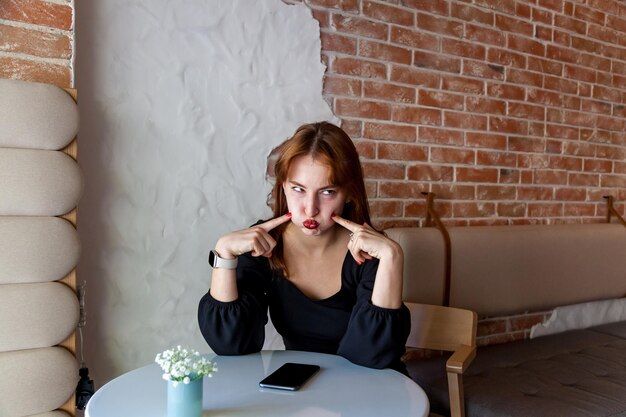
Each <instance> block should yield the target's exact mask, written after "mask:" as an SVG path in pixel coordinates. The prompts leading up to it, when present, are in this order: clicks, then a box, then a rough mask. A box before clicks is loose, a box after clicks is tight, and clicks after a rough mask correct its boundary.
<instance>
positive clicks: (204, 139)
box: [74, 0, 337, 386]
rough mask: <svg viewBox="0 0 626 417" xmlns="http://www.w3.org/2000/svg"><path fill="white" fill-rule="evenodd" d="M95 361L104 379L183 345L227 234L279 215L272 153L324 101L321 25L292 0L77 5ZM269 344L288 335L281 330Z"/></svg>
mask: <svg viewBox="0 0 626 417" xmlns="http://www.w3.org/2000/svg"><path fill="white" fill-rule="evenodd" d="M75 8H76V10H75V13H76V15H75V22H76V61H75V69H74V74H75V79H76V88H77V89H78V92H79V93H78V96H79V104H80V111H81V126H80V133H79V135H80V151H79V162H80V164H81V166H82V168H83V170H84V172H85V176H86V188H85V192H84V196H83V199H82V201H81V204H80V206H79V212H78V213H79V214H78V223H79V232H80V235H81V238H82V241H83V243H84V249H83V254H82V259H81V261H80V264H79V268H78V277H79V282H80V281H81V280H85V281H86V308H87V325H86V329H85V333H84V336H85V358H86V362H87V363H86V364H87V366H88V367H89V368H90V370H91V375H92V377H93V378H94V379H95V382H96V385H97V386H101V385H102V384H104V383H105V382H107V381H108V380H110V379H112V378H114V377H115V376H117V375H120V374H121V373H123V372H126V371H129V370H131V369H133V368H136V367H139V366H142V365H146V364H149V363H151V362H152V361H153V359H154V356H155V355H156V353H158V352H160V351H162V350H164V349H167V348H169V347H171V346H173V345H176V344H183V345H188V346H191V347H193V348H195V349H198V350H200V351H201V352H209V347H208V346H207V345H206V343H205V342H204V340H203V339H202V336H201V335H200V332H199V330H198V325H197V319H196V314H197V313H196V311H197V304H198V301H199V299H200V297H201V296H202V295H203V294H204V293H206V291H207V289H208V288H209V284H210V271H209V266H208V264H207V261H206V258H207V252H208V250H209V249H210V248H211V247H212V246H213V245H214V244H215V242H216V240H217V239H218V237H219V236H220V235H222V234H224V233H226V232H228V231H231V230H235V229H238V228H242V227H245V226H247V225H249V224H251V223H253V222H255V221H256V220H257V219H260V218H265V217H268V216H270V215H271V212H270V210H269V209H268V208H267V205H266V200H267V196H268V193H269V191H270V184H269V182H268V181H267V180H266V163H267V158H268V155H269V154H270V153H271V151H272V149H274V148H275V147H276V146H278V145H279V144H280V143H282V142H283V141H284V140H285V139H286V138H288V136H290V134H291V133H293V131H294V129H295V128H296V127H297V126H298V125H300V124H301V123H304V122H307V121H312V120H331V121H335V122H337V120H336V119H334V118H333V114H332V112H331V111H330V109H329V107H328V105H327V103H326V102H325V101H324V100H323V98H322V78H323V74H324V70H325V67H324V65H323V64H322V63H321V62H320V34H319V25H318V22H317V21H316V20H315V19H313V17H312V15H311V11H310V10H309V9H308V8H307V7H306V6H304V5H302V4H301V5H288V4H285V3H283V2H282V1H281V0H264V1H249V0H228V1H224V0H211V1H207V0H186V1H177V2H171V1H167V0H152V1H150V2H141V1H134V0H107V1H97V2H89V1H87V2H77V3H76V6H75ZM268 331H269V336H270V337H268V341H267V342H266V343H269V346H271V347H276V346H279V345H280V342H279V341H278V338H277V337H276V334H275V331H273V330H272V329H271V328H270V329H268Z"/></svg>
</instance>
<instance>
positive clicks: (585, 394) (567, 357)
mask: <svg viewBox="0 0 626 417" xmlns="http://www.w3.org/2000/svg"><path fill="white" fill-rule="evenodd" d="M621 332H626V322H620V323H615V324H612V325H604V326H598V327H595V328H590V329H585V330H575V331H571V332H565V333H561V334H557V335H552V336H545V337H540V338H536V339H533V340H527V341H521V342H513V343H506V344H502V345H494V346H487V347H483V348H479V349H478V354H477V356H476V359H474V362H473V363H472V365H471V366H470V368H469V369H468V370H467V372H466V374H465V376H464V388H465V407H466V409H465V410H466V415H467V417H545V416H568V417H588V416H594V417H609V416H611V417H617V416H626V339H624V338H623V337H620V335H623V333H621ZM444 361H445V359H438V360H431V361H413V362H411V363H409V364H407V368H408V370H409V374H410V375H411V377H412V378H413V379H414V380H416V381H417V382H418V384H420V385H421V386H422V387H423V388H424V390H425V391H426V392H427V394H428V395H429V398H430V400H431V404H432V409H433V411H438V412H441V411H444V412H445V410H447V409H448V407H449V406H448V392H447V381H446V379H445V372H444V369H445V365H444Z"/></svg>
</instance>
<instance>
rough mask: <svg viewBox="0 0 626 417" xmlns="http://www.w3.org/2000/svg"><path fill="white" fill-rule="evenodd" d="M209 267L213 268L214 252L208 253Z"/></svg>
mask: <svg viewBox="0 0 626 417" xmlns="http://www.w3.org/2000/svg"><path fill="white" fill-rule="evenodd" d="M209 265H211V266H212V267H213V268H215V252H214V251H212V250H211V251H209Z"/></svg>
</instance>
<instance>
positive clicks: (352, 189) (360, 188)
mask: <svg viewBox="0 0 626 417" xmlns="http://www.w3.org/2000/svg"><path fill="white" fill-rule="evenodd" d="M302 156H310V157H312V158H313V159H314V160H315V161H317V162H319V163H321V164H324V165H326V166H327V167H328V169H329V178H328V180H329V183H330V184H332V185H333V186H336V187H339V188H341V189H342V190H343V191H344V192H345V194H346V204H345V206H344V208H343V212H342V213H341V217H343V218H345V219H348V220H350V221H353V222H355V223H358V224H363V223H368V224H370V223H371V221H370V214H369V205H368V202H367V193H366V191H365V183H364V181H363V169H362V168H361V162H360V161H359V154H358V152H357V150H356V148H355V146H354V143H353V142H352V139H350V136H348V135H347V134H346V132H344V131H343V130H342V129H341V128H339V127H337V126H335V125H333V124H331V123H328V122H319V123H310V124H305V125H302V126H300V127H299V128H298V129H297V130H296V133H295V134H294V135H293V136H292V137H291V138H290V139H288V140H287V141H286V142H285V143H283V144H282V145H281V146H280V153H279V155H278V159H277V160H276V164H275V165H274V173H275V175H276V183H275V184H274V188H273V190H272V198H273V203H274V217H278V216H282V215H283V214H285V213H287V211H288V208H287V198H286V197H285V192H284V190H283V184H284V183H285V182H286V181H287V176H288V174H289V169H290V168H291V165H292V164H293V161H294V160H296V158H299V157H302ZM284 229H285V225H283V226H282V227H277V228H276V229H274V230H272V232H271V234H272V235H273V237H274V238H275V239H276V242H277V246H276V248H275V249H274V251H273V253H272V257H271V258H269V259H270V264H271V266H272V268H273V269H276V270H280V271H282V272H283V274H286V273H287V271H286V266H285V261H284V257H283V251H282V239H281V237H282V234H283V231H284Z"/></svg>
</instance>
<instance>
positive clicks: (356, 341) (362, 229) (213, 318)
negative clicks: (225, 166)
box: [198, 122, 410, 372]
mask: <svg viewBox="0 0 626 417" xmlns="http://www.w3.org/2000/svg"><path fill="white" fill-rule="evenodd" d="M275 173H276V184H275V186H274V189H273V197H274V199H275V204H274V218H273V219H271V220H269V221H266V222H260V223H257V224H256V225H254V226H252V227H250V228H247V229H243V230H239V231H236V232H232V233H229V234H227V235H224V236H222V237H221V238H220V239H219V240H218V241H217V244H216V246H215V250H213V251H211V254H210V263H211V264H212V266H213V267H214V269H213V275H212V282H211V288H210V290H209V292H208V293H207V294H206V295H205V296H204V297H203V298H202V300H201V301H200V306H199V310H198V319H199V323H200V329H201V331H202V334H203V336H204V338H205V339H206V341H207V343H208V344H209V345H210V346H211V348H212V349H213V350H214V351H215V352H216V353H217V354H221V355H237V354H246V353H251V352H258V351H259V350H260V349H261V348H262V346H263V341H264V337H265V333H264V326H265V324H266V323H267V312H268V309H269V313H270V316H271V318H272V322H273V323H274V326H275V327H276V330H277V331H278V332H279V333H280V334H281V336H282V337H283V340H284V342H285V347H286V348H287V349H292V350H306V351H315V352H323V353H332V354H338V355H341V356H344V357H345V358H347V359H349V360H350V361H352V362H354V363H357V364H359V365H364V366H368V367H371V368H393V369H396V370H398V371H401V372H406V370H405V368H404V365H403V364H402V362H401V360H400V358H401V356H402V355H403V354H404V351H405V342H406V339H407V336H408V334H409V330H410V317H409V312H408V309H407V308H406V306H404V304H402V266H403V254H402V249H401V248H400V246H399V245H398V244H397V243H396V242H394V241H392V240H391V239H388V238H387V237H385V236H384V235H383V234H381V233H379V232H377V231H376V230H374V229H373V228H372V227H371V226H370V218H369V208H368V204H367V196H366V193H365V185H364V183H363V174H362V170H361V165H360V162H359V156H358V153H357V151H356V148H355V147H354V144H353V143H352V140H351V139H350V138H349V137H348V135H347V134H346V133H345V132H344V131H343V130H341V129H340V128H338V127H337V126H334V125H332V124H330V123H326V122H321V123H314V124H306V125H303V126H301V127H300V128H298V130H297V131H296V133H295V134H294V136H293V137H292V138H291V139H289V140H288V141H287V142H286V143H285V144H284V145H283V146H282V147H281V152H280V155H279V158H278V160H277V161H276V165H275Z"/></svg>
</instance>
